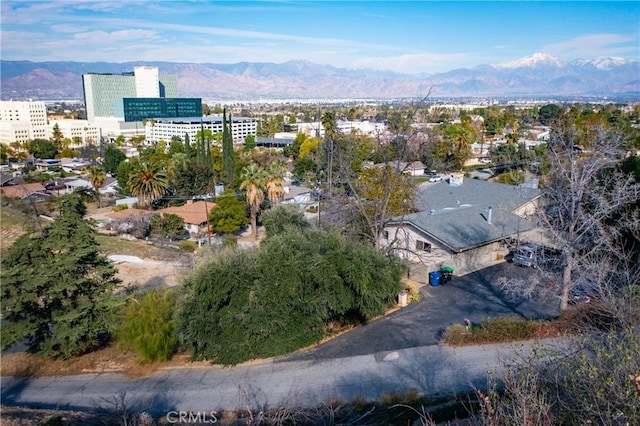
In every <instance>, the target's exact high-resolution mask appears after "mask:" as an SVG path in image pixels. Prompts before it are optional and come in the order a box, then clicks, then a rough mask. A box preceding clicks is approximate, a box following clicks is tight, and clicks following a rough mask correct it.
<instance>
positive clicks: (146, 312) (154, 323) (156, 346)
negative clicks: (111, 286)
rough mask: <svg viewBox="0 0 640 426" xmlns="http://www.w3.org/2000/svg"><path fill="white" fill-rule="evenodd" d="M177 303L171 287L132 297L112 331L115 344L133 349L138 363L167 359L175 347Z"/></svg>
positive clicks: (176, 297) (176, 340)
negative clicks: (120, 319) (138, 360)
mask: <svg viewBox="0 0 640 426" xmlns="http://www.w3.org/2000/svg"><path fill="white" fill-rule="evenodd" d="M177 302H178V292H177V291H175V290H172V289H153V290H150V291H147V292H145V293H143V294H141V295H139V297H137V298H133V299H132V300H131V301H130V302H129V303H128V304H127V306H126V308H125V311H124V316H123V319H122V321H121V323H120V324H119V326H118V329H117V330H116V340H117V342H118V344H119V345H120V346H121V347H122V348H123V349H125V350H130V351H133V352H136V353H137V354H138V355H139V356H140V362H151V361H167V360H168V359H170V358H171V356H172V355H173V354H174V353H175V351H176V350H177V349H178V339H177V337H176V333H175V318H174V317H175V311H176V306H177Z"/></svg>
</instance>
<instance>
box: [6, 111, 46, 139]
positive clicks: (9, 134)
mask: <svg viewBox="0 0 640 426" xmlns="http://www.w3.org/2000/svg"><path fill="white" fill-rule="evenodd" d="M50 137H51V135H49V134H47V107H46V106H45V104H44V102H16V101H0V142H2V143H5V144H10V143H13V142H20V143H24V142H28V141H30V140H32V139H49V138H50Z"/></svg>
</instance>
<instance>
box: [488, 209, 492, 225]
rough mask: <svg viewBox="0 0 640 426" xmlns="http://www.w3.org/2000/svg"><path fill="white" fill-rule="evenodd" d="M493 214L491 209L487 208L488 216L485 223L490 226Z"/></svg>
mask: <svg viewBox="0 0 640 426" xmlns="http://www.w3.org/2000/svg"><path fill="white" fill-rule="evenodd" d="M492 213H493V209H492V208H491V206H489V214H488V215H487V223H488V224H489V225H491V214H492Z"/></svg>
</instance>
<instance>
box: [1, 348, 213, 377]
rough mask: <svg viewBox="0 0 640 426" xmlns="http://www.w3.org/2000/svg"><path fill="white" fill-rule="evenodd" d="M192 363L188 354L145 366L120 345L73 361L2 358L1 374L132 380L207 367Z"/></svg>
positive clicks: (26, 356)
mask: <svg viewBox="0 0 640 426" xmlns="http://www.w3.org/2000/svg"><path fill="white" fill-rule="evenodd" d="M209 365H210V363H206V362H192V361H190V358H189V355H188V354H178V355H176V356H174V357H173V359H171V360H169V361H166V362H150V363H145V364H141V363H139V362H138V356H137V354H134V353H125V352H123V351H122V350H120V349H119V348H118V347H117V346H116V345H111V346H108V347H106V348H104V349H100V350H98V351H95V352H91V353H88V354H85V355H82V356H78V357H75V358H71V359H69V360H61V359H53V358H42V357H39V356H36V355H33V354H28V353H24V352H20V353H15V354H4V355H2V364H1V366H0V375H2V376H13V377H42V376H72V375H77V374H91V373H120V374H124V375H126V376H128V377H132V378H135V377H144V376H149V375H151V374H153V373H155V372H156V371H158V370H160V369H163V368H177V367H204V366H209Z"/></svg>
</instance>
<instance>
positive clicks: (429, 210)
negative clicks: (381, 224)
mask: <svg viewBox="0 0 640 426" xmlns="http://www.w3.org/2000/svg"><path fill="white" fill-rule="evenodd" d="M539 202H540V190H538V189H533V188H528V187H516V186H510V185H504V184H500V183H495V182H488V181H484V180H479V179H465V178H464V177H463V176H462V175H461V174H452V175H450V176H449V177H448V178H447V179H444V180H442V181H440V182H433V183H432V182H428V183H424V184H422V185H420V187H419V188H418V189H417V191H416V201H415V210H416V213H413V214H409V215H405V216H399V217H394V218H392V220H390V221H389V223H388V224H387V225H386V226H385V228H384V231H383V232H382V235H381V240H380V246H382V247H387V248H388V249H389V250H390V251H392V252H394V253H395V254H396V255H397V256H399V257H401V258H403V259H406V260H407V261H409V262H413V263H418V264H422V265H425V266H427V267H429V268H430V269H433V270H436V269H438V268H440V267H442V266H451V267H453V268H454V269H457V270H474V269H478V268H482V267H484V266H487V265H489V264H491V263H492V262H495V261H497V260H501V259H503V258H504V256H505V255H506V254H507V253H508V247H507V246H506V245H505V241H506V240H508V239H520V240H528V241H531V240H535V238H536V234H537V230H536V226H535V224H534V223H533V222H532V221H531V219H532V217H533V215H534V214H535V211H536V209H537V208H538V203H539Z"/></svg>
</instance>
